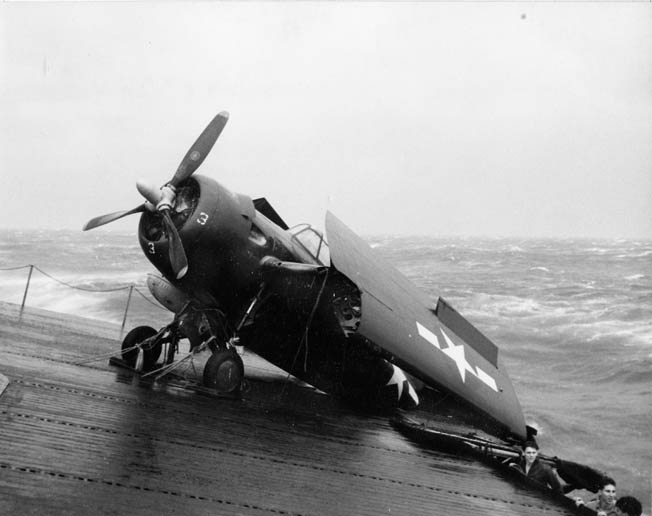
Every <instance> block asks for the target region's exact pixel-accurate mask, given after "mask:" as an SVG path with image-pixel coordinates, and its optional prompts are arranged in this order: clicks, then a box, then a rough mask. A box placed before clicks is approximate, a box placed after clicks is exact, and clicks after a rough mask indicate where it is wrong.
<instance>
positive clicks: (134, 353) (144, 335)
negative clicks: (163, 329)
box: [121, 326, 162, 370]
mask: <svg viewBox="0 0 652 516" xmlns="http://www.w3.org/2000/svg"><path fill="white" fill-rule="evenodd" d="M157 333H158V332H157V331H156V330H155V329H154V328H152V327H150V326H138V327H136V328H134V329H133V330H131V331H130V332H129V333H127V336H126V337H125V338H124V340H123V341H122V348H121V349H122V350H123V351H122V360H124V361H125V362H126V363H127V365H128V366H129V367H132V368H135V367H136V362H137V361H138V349H131V348H133V347H134V346H135V345H136V344H138V343H140V342H143V341H144V340H145V339H149V338H150V337H153V336H154V335H156V334H157ZM161 348H162V344H161V342H158V341H155V342H153V343H152V344H148V345H147V346H144V347H143V348H142V350H143V354H144V355H143V369H145V370H148V369H153V368H154V366H155V365H156V362H158V359H159V357H160V356H161ZM125 350H128V351H125Z"/></svg>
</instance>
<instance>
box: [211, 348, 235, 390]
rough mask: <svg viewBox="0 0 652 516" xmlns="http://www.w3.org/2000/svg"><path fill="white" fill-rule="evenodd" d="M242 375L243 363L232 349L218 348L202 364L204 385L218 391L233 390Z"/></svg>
mask: <svg viewBox="0 0 652 516" xmlns="http://www.w3.org/2000/svg"><path fill="white" fill-rule="evenodd" d="M243 377H244V364H243V363H242V359H241V358H240V355H238V354H237V353H236V352H235V350H232V349H218V350H217V351H216V352H215V353H213V354H212V355H211V356H210V358H209V359H208V361H207V362H206V365H205V366H204V385H205V386H206V387H209V388H211V389H215V390H217V391H218V392H223V393H226V392H233V391H235V390H237V389H238V388H239V387H240V383H241V382H242V378H243Z"/></svg>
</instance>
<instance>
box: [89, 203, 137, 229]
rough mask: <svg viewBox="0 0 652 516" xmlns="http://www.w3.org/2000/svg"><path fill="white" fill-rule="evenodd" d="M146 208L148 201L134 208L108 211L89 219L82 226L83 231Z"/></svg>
mask: <svg viewBox="0 0 652 516" xmlns="http://www.w3.org/2000/svg"><path fill="white" fill-rule="evenodd" d="M145 210H147V203H143V204H141V205H140V206H137V207H136V208H134V209H132V210H124V211H115V212H113V213H107V214H106V215H100V216H99V217H95V218H93V219H91V220H89V221H88V222H87V223H86V224H85V225H84V227H83V228H82V231H88V230H89V229H93V228H96V227H98V226H103V225H104V224H108V223H109V222H113V221H114V220H118V219H121V218H122V217H126V216H127V215H133V214H134V213H140V212H143V211H145Z"/></svg>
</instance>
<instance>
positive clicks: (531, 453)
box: [523, 441, 539, 465]
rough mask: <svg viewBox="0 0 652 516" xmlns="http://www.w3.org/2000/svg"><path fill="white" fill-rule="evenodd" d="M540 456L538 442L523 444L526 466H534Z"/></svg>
mask: <svg viewBox="0 0 652 516" xmlns="http://www.w3.org/2000/svg"><path fill="white" fill-rule="evenodd" d="M537 455H539V445H538V444H537V443H536V441H525V442H524V443H523V456H524V457H525V463H526V464H530V465H531V464H532V463H533V462H534V460H535V459H536V458H537Z"/></svg>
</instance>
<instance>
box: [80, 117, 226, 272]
mask: <svg viewBox="0 0 652 516" xmlns="http://www.w3.org/2000/svg"><path fill="white" fill-rule="evenodd" d="M228 121H229V114H228V113H227V112H226V111H222V112H221V113H218V114H217V115H216V116H215V118H213V120H211V121H210V123H209V124H208V125H207V126H206V129H204V130H203V131H202V133H201V134H200V135H199V138H197V140H196V141H195V143H193V145H192V146H191V147H190V149H189V150H188V152H187V153H186V155H185V156H184V157H183V159H182V160H181V163H180V164H179V167H178V168H177V170H176V172H175V173H174V176H172V179H170V181H169V182H168V183H166V184H165V185H164V186H162V187H161V188H160V189H157V188H156V187H154V186H152V185H150V184H148V183H146V182H144V181H137V182H136V188H137V189H138V191H139V192H140V194H141V195H142V196H143V197H144V198H145V199H146V200H147V202H145V203H143V204H141V205H140V206H137V207H136V208H133V209H131V210H126V211H116V212H114V213H108V214H106V215H100V216H99V217H95V218H93V219H91V220H89V221H88V222H87V223H86V224H85V225H84V227H83V231H87V230H89V229H93V228H96V227H98V226H103V225H104V224H108V223H109V222H113V221H114V220H118V219H121V218H122V217H126V216H127V215H132V214H134V213H141V212H144V211H154V210H156V211H158V212H159V213H161V215H162V216H163V223H164V224H165V229H166V232H167V235H168V240H169V243H170V246H169V247H170V249H169V252H170V264H171V265H172V270H173V271H174V274H175V275H176V277H177V279H180V278H182V277H183V276H185V274H186V272H188V259H187V257H186V253H185V251H184V249H183V243H182V242H181V237H179V232H178V231H177V228H176V226H175V225H174V222H173V221H172V217H171V215H170V211H171V210H172V208H173V207H174V204H175V201H176V191H177V187H178V186H179V185H180V184H182V183H183V182H184V181H185V180H186V179H188V178H189V177H190V176H191V175H192V174H194V172H195V170H197V169H198V168H199V166H200V165H201V164H202V163H203V162H204V159H206V156H207V155H208V153H209V152H210V151H211V149H212V148H213V145H215V142H216V141H217V139H218V138H219V136H220V134H221V133H222V130H223V129H224V126H225V125H226V123H227V122H228Z"/></svg>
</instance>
